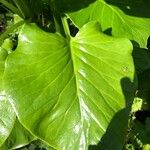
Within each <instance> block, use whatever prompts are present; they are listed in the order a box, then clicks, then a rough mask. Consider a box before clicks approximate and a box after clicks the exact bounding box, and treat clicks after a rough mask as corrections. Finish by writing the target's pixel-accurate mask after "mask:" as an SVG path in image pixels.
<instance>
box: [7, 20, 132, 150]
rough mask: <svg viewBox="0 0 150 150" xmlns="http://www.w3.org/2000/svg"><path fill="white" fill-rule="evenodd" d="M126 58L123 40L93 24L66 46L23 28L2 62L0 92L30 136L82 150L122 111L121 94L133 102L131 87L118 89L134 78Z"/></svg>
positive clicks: (128, 46)
mask: <svg viewBox="0 0 150 150" xmlns="http://www.w3.org/2000/svg"><path fill="white" fill-rule="evenodd" d="M131 53H132V45H131V43H130V41H129V40H127V39H124V38H113V37H109V36H107V35H105V34H103V33H102V32H101V31H100V26H99V24H98V23H95V22H91V23H89V24H87V25H85V26H84V27H83V28H82V29H81V31H80V32H79V33H78V34H77V36H76V37H75V38H71V39H70V42H69V43H68V42H67V41H66V39H64V38H63V37H62V36H60V35H59V34H51V33H46V32H44V31H42V30H41V29H39V28H38V27H37V26H36V25H33V24H32V25H31V24H30V25H29V24H28V25H24V26H23V27H22V30H21V32H20V35H19V43H18V47H17V49H16V51H15V52H13V53H11V54H10V55H9V57H8V59H7V62H6V71H5V89H6V91H7V94H8V95H9V98H10V99H11V102H12V103H13V104H14V106H15V108H16V110H17V112H18V117H19V120H20V121H21V123H23V125H24V126H26V127H27V128H28V129H29V130H30V131H31V132H32V133H34V134H35V135H36V136H38V137H40V138H41V139H43V140H44V141H46V142H47V143H49V144H50V145H51V146H52V147H54V148H56V149H60V150H61V149H65V150H67V149H69V150H77V149H81V150H85V149H88V145H89V144H96V143H97V142H98V141H99V140H100V138H101V137H102V136H103V134H104V133H105V132H106V130H107V127H108V124H109V123H110V121H111V119H112V118H113V117H114V115H115V114H116V113H117V112H118V111H120V110H122V109H124V108H125V107H126V103H128V100H129V99H126V97H125V95H124V94H128V96H129V97H130V98H132V96H133V95H132V94H133V92H134V89H133V87H128V86H127V85H126V82H124V84H125V85H126V87H127V88H123V87H122V82H123V81H124V78H128V79H129V80H131V81H133V78H134V66H133V60H132V56H131ZM121 119H124V118H121ZM120 126H126V124H124V123H123V122H121V121H120V125H118V126H117V127H116V128H117V129H118V132H119V131H120ZM112 132H113V131H112ZM114 134H115V133H114ZM115 142H117V141H115Z"/></svg>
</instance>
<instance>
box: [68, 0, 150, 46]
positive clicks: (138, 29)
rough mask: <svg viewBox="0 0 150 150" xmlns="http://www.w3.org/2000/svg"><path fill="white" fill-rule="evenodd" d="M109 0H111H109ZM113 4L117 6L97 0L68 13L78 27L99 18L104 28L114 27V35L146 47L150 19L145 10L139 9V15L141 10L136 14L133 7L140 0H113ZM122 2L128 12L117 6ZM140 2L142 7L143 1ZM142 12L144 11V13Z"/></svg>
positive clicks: (149, 31) (149, 33) (149, 30)
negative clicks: (121, 0)
mask: <svg viewBox="0 0 150 150" xmlns="http://www.w3.org/2000/svg"><path fill="white" fill-rule="evenodd" d="M107 1H108V2H109V0H107ZM126 2H128V3H129V4H133V6H132V5H131V6H130V5H125V4H126ZM140 2H141V1H140ZM112 4H114V5H115V6H113V5H110V4H108V3H106V2H105V1H104V0H96V2H95V3H92V4H91V5H90V6H89V7H87V8H84V9H81V10H79V11H77V12H73V13H69V14H68V15H69V17H70V18H71V20H72V21H73V22H74V23H75V24H76V25H77V26H78V27H81V26H83V25H84V24H85V23H87V22H89V21H91V20H97V21H99V22H100V24H101V26H102V29H103V30H106V29H109V28H112V34H113V35H114V36H116V37H126V38H129V39H130V40H134V41H136V42H137V43H138V44H139V45H140V46H141V47H146V43H147V39H148V37H149V35H150V28H149V27H150V19H149V18H146V17H145V16H144V14H145V10H144V11H141V10H140V11H139V12H140V14H141V16H139V12H137V13H136V14H134V13H135V10H134V9H132V7H134V6H137V4H139V1H138V2H133V1H132V2H131V1H130V2H129V0H127V1H125V2H123V4H122V3H121V2H120V1H115V2H114V1H113V2H112ZM120 4H121V6H122V5H123V6H124V7H123V8H124V9H126V10H127V11H128V9H129V11H128V12H129V13H128V14H125V12H123V11H122V10H121V9H120V7H117V5H118V6H120ZM140 4H141V7H142V5H143V2H142V3H140ZM144 6H145V5H144ZM148 6H149V5H148ZM148 6H147V7H146V8H147V10H148V9H149V7H148ZM138 7H140V5H138V6H137V7H136V8H138ZM134 8H135V7H134ZM144 8H145V7H144ZM124 9H123V10H124ZM136 10H137V9H136ZM142 12H144V14H143V13H142Z"/></svg>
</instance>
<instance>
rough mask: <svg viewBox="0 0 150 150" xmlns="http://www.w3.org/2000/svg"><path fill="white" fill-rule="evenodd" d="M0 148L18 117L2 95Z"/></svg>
mask: <svg viewBox="0 0 150 150" xmlns="http://www.w3.org/2000/svg"><path fill="white" fill-rule="evenodd" d="M0 112H1V113H0V146H1V145H2V144H3V143H4V142H5V140H6V139H7V137H8V136H9V134H10V132H11V130H12V128H13V125H14V123H15V118H16V115H15V113H14V110H13V108H12V106H11V105H10V103H9V101H8V99H7V98H6V97H5V95H2V93H0Z"/></svg>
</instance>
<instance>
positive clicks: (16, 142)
mask: <svg viewBox="0 0 150 150" xmlns="http://www.w3.org/2000/svg"><path fill="white" fill-rule="evenodd" d="M33 140H35V137H34V136H33V135H31V134H30V133H29V132H28V131H27V130H26V129H25V128H24V127H23V126H22V125H21V124H20V122H19V121H18V120H17V119H16V121H15V124H14V128H13V130H12V132H11V134H10V135H9V137H8V139H7V140H6V141H5V143H4V144H3V145H2V147H1V150H9V149H17V148H20V147H23V146H25V145H28V144H29V143H30V142H32V141H33Z"/></svg>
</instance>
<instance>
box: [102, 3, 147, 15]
mask: <svg viewBox="0 0 150 150" xmlns="http://www.w3.org/2000/svg"><path fill="white" fill-rule="evenodd" d="M105 1H106V2H107V3H108V4H110V5H114V6H117V7H119V8H120V9H121V10H122V11H124V13H125V14H127V15H130V16H137V17H144V18H149V17H150V9H149V8H150V1H149V0H123V1H120V0H105Z"/></svg>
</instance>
